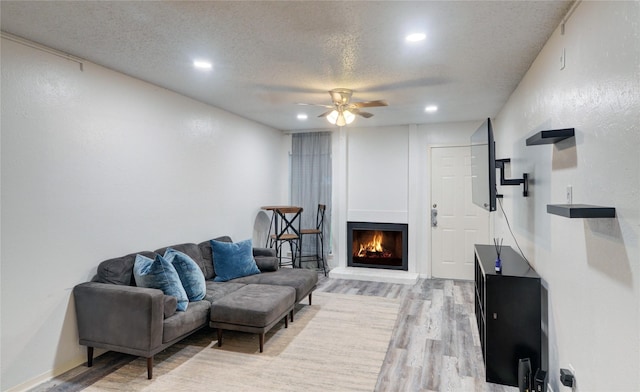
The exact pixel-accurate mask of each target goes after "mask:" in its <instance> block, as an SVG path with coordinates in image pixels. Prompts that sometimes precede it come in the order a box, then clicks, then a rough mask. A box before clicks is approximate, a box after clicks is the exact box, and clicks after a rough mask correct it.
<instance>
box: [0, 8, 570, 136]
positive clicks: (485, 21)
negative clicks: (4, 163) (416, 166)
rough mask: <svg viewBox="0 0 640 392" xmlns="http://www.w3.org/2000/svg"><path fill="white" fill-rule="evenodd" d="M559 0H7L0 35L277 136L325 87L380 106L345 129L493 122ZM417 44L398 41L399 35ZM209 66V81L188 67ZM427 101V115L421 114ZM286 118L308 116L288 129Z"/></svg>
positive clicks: (553, 19) (314, 124)
mask: <svg viewBox="0 0 640 392" xmlns="http://www.w3.org/2000/svg"><path fill="white" fill-rule="evenodd" d="M570 6H571V2H569V1H497V2H488V1H470V2H467V1H451V2H445V1H442V2H436V1H376V2H374V1H338V2H334V1H304V2H303V1H258V2H248V1H217V2H213V1H204V2H203V1H200V2H197V1H194V2H192V1H180V2H177V1H176V2H174V1H171V2H170V1H164V2H148V1H79V2H67V1H45V2H36V1H5V0H3V1H2V2H0V13H1V17H2V19H1V24H0V26H1V28H2V31H5V32H8V33H10V34H13V35H17V36H19V37H22V38H26V39H28V40H32V41H35V42H38V43H41V44H43V45H46V46H49V47H51V48H54V49H57V50H60V51H63V52H66V53H68V54H71V55H74V56H77V57H81V58H84V59H87V60H89V61H92V62H95V63H97V64H101V65H104V66H106V67H109V68H111V69H114V70H117V71H120V72H123V73H125V74H128V75H131V76H134V77H136V78H139V79H142V80H145V81H148V82H151V83H153V84H156V85H158V86H162V87H165V88H168V89H170V90H173V91H176V92H178V93H181V94H184V95H186V96H188V97H192V98H194V99H196V100H198V101H202V102H205V103H209V104H211V105H214V106H217V107H220V108H223V109H226V110H228V111H230V112H233V113H236V114H238V115H240V116H243V117H245V118H248V119H251V120H254V121H257V122H259V123H263V124H266V125H269V126H272V127H274V128H277V129H282V130H299V129H318V128H327V127H328V126H329V124H328V123H327V122H326V120H324V119H320V118H317V117H316V116H317V115H319V114H321V113H323V112H324V111H325V109H324V108H321V107H314V106H300V105H296V103H300V102H305V103H312V104H329V103H330V97H329V94H328V93H327V91H328V90H330V89H333V88H337V87H344V88H351V89H353V90H355V92H354V96H353V99H352V101H369V100H377V99H384V100H387V101H388V103H389V106H388V107H380V108H371V109H370V110H368V111H370V112H371V113H373V114H374V117H372V118H370V119H364V118H361V117H359V118H358V119H356V122H355V123H354V124H353V126H385V125H400V124H420V123H432V122H450V121H466V120H478V119H482V118H486V117H493V116H495V115H496V114H497V113H498V111H499V110H500V108H502V106H503V105H504V103H505V102H506V101H507V99H508V98H509V95H510V94H511V93H512V92H513V90H514V89H515V88H516V86H517V85H518V83H519V82H520V80H521V79H522V77H523V75H524V74H525V72H526V71H527V69H528V68H529V66H530V65H531V63H532V62H533V60H534V59H535V58H536V56H537V54H538V53H539V51H540V49H541V48H542V46H543V45H544V43H545V42H546V41H547V39H548V38H549V36H550V35H551V33H552V32H553V31H554V29H555V28H556V27H558V25H559V24H560V22H561V20H562V18H563V17H564V16H565V14H566V12H567V11H568V9H569V8H570ZM416 31H421V32H424V33H426V35H427V39H426V40H425V41H422V42H418V43H413V44H409V43H406V42H405V39H404V38H405V36H406V35H407V34H408V33H411V32H416ZM195 59H207V60H210V61H211V62H212V63H213V64H214V66H213V70H211V71H208V72H207V71H204V72H203V71H198V70H196V69H194V68H193V65H192V62H193V60H195ZM429 104H435V105H437V106H438V107H439V110H438V112H436V113H434V114H429V113H425V111H424V108H425V106H427V105H429ZM298 113H307V114H308V115H309V118H308V120H306V121H300V120H298V119H297V118H296V115H297V114H298Z"/></svg>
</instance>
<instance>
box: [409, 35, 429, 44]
mask: <svg viewBox="0 0 640 392" xmlns="http://www.w3.org/2000/svg"><path fill="white" fill-rule="evenodd" d="M426 38H427V35H426V34H425V33H413V34H409V35H407V37H406V40H407V41H408V42H419V41H424V40H425V39H426Z"/></svg>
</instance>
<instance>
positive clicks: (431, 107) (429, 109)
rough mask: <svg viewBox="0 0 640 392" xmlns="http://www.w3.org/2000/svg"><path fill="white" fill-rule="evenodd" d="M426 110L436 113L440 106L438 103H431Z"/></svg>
mask: <svg viewBox="0 0 640 392" xmlns="http://www.w3.org/2000/svg"><path fill="white" fill-rule="evenodd" d="M424 111H425V112H427V113H435V112H437V111H438V107H437V106H436V105H429V106H427V107H426V108H424Z"/></svg>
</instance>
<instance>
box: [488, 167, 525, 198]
mask: <svg viewBox="0 0 640 392" xmlns="http://www.w3.org/2000/svg"><path fill="white" fill-rule="evenodd" d="M510 162H511V158H505V159H496V169H500V185H515V186H518V185H520V184H522V188H523V189H522V196H524V197H527V196H529V175H528V174H527V173H522V178H504V165H506V164H507V163H510ZM497 196H498V197H502V195H497Z"/></svg>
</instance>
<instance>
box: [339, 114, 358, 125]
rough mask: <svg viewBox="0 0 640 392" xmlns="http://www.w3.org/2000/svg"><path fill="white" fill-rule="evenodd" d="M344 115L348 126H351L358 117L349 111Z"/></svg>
mask: <svg viewBox="0 0 640 392" xmlns="http://www.w3.org/2000/svg"><path fill="white" fill-rule="evenodd" d="M342 115H343V117H344V121H345V122H346V123H347V125H348V124H351V123H352V122H353V120H355V119H356V115H355V114H353V113H351V112H350V111H348V110H345V111H344V112H342Z"/></svg>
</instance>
